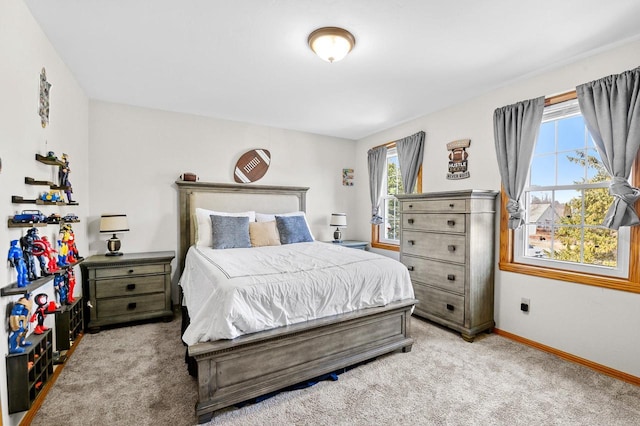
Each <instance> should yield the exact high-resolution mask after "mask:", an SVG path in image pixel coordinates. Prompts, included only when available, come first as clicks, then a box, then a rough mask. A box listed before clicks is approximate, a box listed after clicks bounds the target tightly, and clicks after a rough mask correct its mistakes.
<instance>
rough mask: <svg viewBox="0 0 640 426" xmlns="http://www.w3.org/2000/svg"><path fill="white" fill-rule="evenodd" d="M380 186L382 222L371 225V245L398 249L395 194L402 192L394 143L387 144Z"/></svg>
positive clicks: (420, 178)
mask: <svg viewBox="0 0 640 426" xmlns="http://www.w3.org/2000/svg"><path fill="white" fill-rule="evenodd" d="M383 181H384V185H383V187H382V194H383V196H382V200H381V202H380V216H382V218H383V219H384V222H383V223H381V224H380V225H377V226H376V225H372V232H371V234H372V237H371V245H372V246H373V247H376V248H384V249H387V250H394V251H399V247H400V203H399V202H398V199H397V198H396V197H395V195H396V194H403V193H404V188H403V186H402V176H401V175H400V166H399V163H398V152H397V150H396V148H395V144H389V145H387V169H386V173H385V176H384V179H383ZM417 187H418V189H417V192H422V166H421V167H420V170H419V172H418V183H417Z"/></svg>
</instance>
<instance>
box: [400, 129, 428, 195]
mask: <svg viewBox="0 0 640 426" xmlns="http://www.w3.org/2000/svg"><path fill="white" fill-rule="evenodd" d="M396 150H397V151H398V164H399V165H400V176H402V186H403V187H404V192H405V194H411V193H413V190H414V189H415V188H416V181H417V180H418V170H420V165H421V164H422V157H423V156H424V132H423V131H420V132H418V133H416V134H414V135H411V136H407V137H406V138H403V139H400V140H398V141H396Z"/></svg>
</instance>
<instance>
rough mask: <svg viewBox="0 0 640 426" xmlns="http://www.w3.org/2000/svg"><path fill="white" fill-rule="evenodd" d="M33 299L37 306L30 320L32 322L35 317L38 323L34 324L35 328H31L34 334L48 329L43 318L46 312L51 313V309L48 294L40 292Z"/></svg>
mask: <svg viewBox="0 0 640 426" xmlns="http://www.w3.org/2000/svg"><path fill="white" fill-rule="evenodd" d="M33 300H34V301H35V302H36V305H38V308H37V309H36V310H35V312H34V313H33V315H32V316H31V321H30V322H34V321H35V320H36V318H37V319H38V325H36V328H34V329H33V332H34V333H35V334H42V333H44V332H45V331H47V330H48V329H49V327H45V326H44V319H45V318H46V316H47V314H50V313H51V311H50V310H49V296H47V295H46V294H45V293H40V294H38V295H37V296H36V297H35V298H34V299H33ZM53 310H54V311H55V305H54V306H53Z"/></svg>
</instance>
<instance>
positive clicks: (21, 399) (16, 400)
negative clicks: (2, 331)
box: [7, 330, 53, 414]
mask: <svg viewBox="0 0 640 426" xmlns="http://www.w3.org/2000/svg"><path fill="white" fill-rule="evenodd" d="M26 340H27V342H29V343H30V345H28V346H23V348H24V352H22V353H14V354H8V355H7V387H8V389H9V392H8V394H9V397H8V402H9V413H10V414H12V413H17V412H19V411H25V410H28V409H29V408H31V405H32V404H33V402H34V401H35V399H36V398H37V396H38V395H39V394H40V392H41V391H42V389H43V388H44V387H45V385H46V383H47V382H48V381H49V379H50V378H51V377H52V376H53V341H52V336H51V330H46V331H45V332H44V333H43V334H40V335H37V334H31V335H30V336H29V337H27V339H26Z"/></svg>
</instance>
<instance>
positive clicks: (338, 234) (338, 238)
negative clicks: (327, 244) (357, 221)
mask: <svg viewBox="0 0 640 426" xmlns="http://www.w3.org/2000/svg"><path fill="white" fill-rule="evenodd" d="M333 242H334V243H341V242H342V231H340V229H339V228H336V230H335V231H333Z"/></svg>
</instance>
